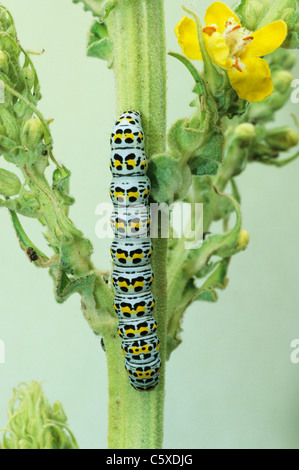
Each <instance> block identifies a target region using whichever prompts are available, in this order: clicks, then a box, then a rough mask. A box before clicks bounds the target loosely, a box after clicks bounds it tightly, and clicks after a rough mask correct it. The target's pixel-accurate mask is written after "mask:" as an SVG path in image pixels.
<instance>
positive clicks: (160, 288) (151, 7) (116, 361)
mask: <svg viewBox="0 0 299 470" xmlns="http://www.w3.org/2000/svg"><path fill="white" fill-rule="evenodd" d="M108 29H109V33H110V36H111V37H113V41H114V72H115V82H116V91H117V113H118V114H120V113H122V112H123V111H124V110H126V109H133V110H138V111H140V112H141V114H142V122H143V129H144V132H145V139H146V142H145V145H146V153H147V156H148V158H150V157H151V156H152V155H153V154H155V153H160V152H163V151H164V150H165V145H166V142H165V141H166V64H165V58H166V49H165V32H164V12H163V0H119V1H118V2H117V4H116V6H115V8H114V9H113V11H112V12H111V14H110V16H109V18H108ZM153 242H154V255H153V262H152V264H153V269H154V274H155V283H154V295H155V298H156V308H155V317H156V319H157V322H158V336H159V339H160V342H161V350H160V352H161V360H162V370H161V376H160V383H159V385H158V386H157V387H156V389H154V390H153V391H150V392H138V391H135V390H134V389H133V388H132V387H131V386H130V385H129V381H128V377H127V374H126V373H125V370H124V359H123V357H122V354H121V352H120V344H121V343H120V340H119V338H116V336H117V335H116V331H115V334H111V333H110V334H108V335H107V337H105V344H106V353H107V361H108V370H109V430H108V445H109V448H130V449H134V448H135V449H138V448H160V447H161V446H162V438H163V408H164V377H165V358H166V310H167V276H166V251H167V240H164V239H155V240H153Z"/></svg>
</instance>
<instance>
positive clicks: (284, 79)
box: [273, 70, 294, 93]
mask: <svg viewBox="0 0 299 470" xmlns="http://www.w3.org/2000/svg"><path fill="white" fill-rule="evenodd" d="M293 79H294V76H293V75H292V74H291V73H290V72H288V71H287V70H279V71H278V72H276V73H274V74H273V83H274V87H275V90H276V91H280V92H281V93H285V92H286V91H287V90H290V86H291V83H292V81H293Z"/></svg>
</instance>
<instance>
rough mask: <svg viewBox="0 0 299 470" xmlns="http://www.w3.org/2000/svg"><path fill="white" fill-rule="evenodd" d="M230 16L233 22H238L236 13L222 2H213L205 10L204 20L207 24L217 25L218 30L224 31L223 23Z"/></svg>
mask: <svg viewBox="0 0 299 470" xmlns="http://www.w3.org/2000/svg"><path fill="white" fill-rule="evenodd" d="M230 18H232V19H233V20H234V23H235V24H240V20H239V18H238V17H237V15H236V14H235V13H234V12H233V11H232V10H231V9H230V8H228V6H227V5H225V4H224V3H222V2H214V3H212V5H210V6H209V7H208V9H207V11H206V16H205V21H206V25H207V26H211V25H217V26H218V29H217V30H218V31H219V32H220V33H224V31H225V23H226V22H227V21H228V20H229V19H230Z"/></svg>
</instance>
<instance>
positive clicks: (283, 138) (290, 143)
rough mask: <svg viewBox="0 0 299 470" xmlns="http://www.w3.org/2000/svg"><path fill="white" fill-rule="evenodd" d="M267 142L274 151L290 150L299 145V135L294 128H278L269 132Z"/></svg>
mask: <svg viewBox="0 0 299 470" xmlns="http://www.w3.org/2000/svg"><path fill="white" fill-rule="evenodd" d="M266 142H267V144H268V145H270V147H271V149H273V150H278V151H281V150H288V149H290V148H291V147H294V146H295V145H297V144H298V142H299V135H298V132H297V131H296V130H295V129H293V128H292V127H289V126H283V127H278V128H276V129H271V130H270V131H268V132H267V136H266Z"/></svg>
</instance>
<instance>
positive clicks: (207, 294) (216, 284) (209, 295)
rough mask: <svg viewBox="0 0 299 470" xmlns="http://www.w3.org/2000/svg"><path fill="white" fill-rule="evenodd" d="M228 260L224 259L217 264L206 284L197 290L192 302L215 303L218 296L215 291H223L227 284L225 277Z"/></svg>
mask: <svg viewBox="0 0 299 470" xmlns="http://www.w3.org/2000/svg"><path fill="white" fill-rule="evenodd" d="M229 262H230V258H225V259H223V260H222V261H220V262H219V264H218V266H217V268H216V269H215V271H214V272H213V273H212V274H211V276H209V278H208V279H207V280H206V282H205V283H204V284H203V285H202V286H201V287H200V289H199V290H198V293H197V296H196V297H195V299H194V300H205V301H207V302H217V300H218V294H217V292H216V289H220V290H224V289H225V288H226V286H227V284H228V278H227V277H226V275H227V271H228V266H229Z"/></svg>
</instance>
